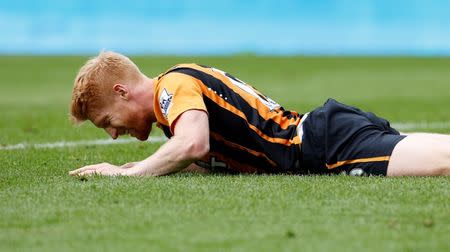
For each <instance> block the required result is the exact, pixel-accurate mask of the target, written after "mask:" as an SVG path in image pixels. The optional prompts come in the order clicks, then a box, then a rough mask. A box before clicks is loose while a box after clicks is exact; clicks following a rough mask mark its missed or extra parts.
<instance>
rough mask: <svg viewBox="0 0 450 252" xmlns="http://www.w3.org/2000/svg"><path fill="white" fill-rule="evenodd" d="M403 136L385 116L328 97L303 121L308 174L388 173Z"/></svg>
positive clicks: (304, 159) (303, 144) (305, 169)
mask: <svg viewBox="0 0 450 252" xmlns="http://www.w3.org/2000/svg"><path fill="white" fill-rule="evenodd" d="M403 138H405V136H404V135H400V134H399V132H398V131H396V130H395V129H393V128H391V127H390V125H389V122H388V121H386V120H385V119H383V118H379V117H377V116H376V115H374V114H373V113H370V112H369V113H367V112H363V111H361V110H359V109H357V108H355V107H351V106H347V105H344V104H342V103H339V102H337V101H335V100H333V99H328V100H327V102H326V103H325V104H324V105H323V107H319V108H317V109H315V110H313V111H312V112H310V113H309V114H308V116H307V117H306V119H305V121H304V122H303V137H302V146H301V148H302V155H303V157H302V159H303V162H302V169H303V171H304V172H305V173H307V174H341V173H345V174H349V175H357V176H361V175H386V172H387V166H388V163H389V158H390V156H391V154H392V151H393V150H394V147H395V145H396V144H397V143H398V142H400V141H401V140H402V139H403Z"/></svg>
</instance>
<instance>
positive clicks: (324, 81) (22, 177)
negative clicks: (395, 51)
mask: <svg viewBox="0 0 450 252" xmlns="http://www.w3.org/2000/svg"><path fill="white" fill-rule="evenodd" d="M86 59H87V57H26V56H2V57H0V87H1V92H0V133H1V134H0V167H1V169H0V251H29V250H33V251H97V250H106V251H115V250H117V251H126V250H127V249H130V251H134V250H142V251H161V250H167V251H211V250H226V251H228V250H230V251H235V250H244V251H449V250H450V242H449V234H450V187H449V185H450V183H449V182H450V179H449V178H444V177H440V178H408V177H406V178H378V177H363V178H359V177H346V176H322V177H320V176H310V177H302V176H288V175H284V176H281V175H280V176H253V175H247V176H224V175H203V176H202V175H195V174H179V175H173V176H165V177H159V178H125V177H117V178H103V177H92V178H88V179H87V180H80V179H77V178H72V177H69V176H68V175H67V173H68V171H69V170H72V169H74V168H78V167H80V166H83V165H86V164H91V163H98V162H103V161H110V162H111V163H114V164H122V163H125V162H128V161H135V160H140V159H143V158H145V157H146V156H147V155H149V154H151V153H153V152H154V151H155V150H156V149H157V148H158V146H159V144H151V143H140V142H131V143H127V144H117V145H107V146H77V147H65V148H54V149H38V148H26V149H16V150H5V149H4V148H5V147H7V146H11V145H15V144H19V143H29V144H36V143H52V142H60V141H78V140H93V139H105V138H107V135H106V134H105V133H104V132H103V131H100V130H98V129H95V128H94V127H93V126H92V125H89V124H85V125H83V126H81V127H73V126H72V125H70V123H69V122H68V120H67V118H68V116H67V114H68V103H69V100H70V92H71V88H72V83H73V78H74V76H75V74H76V71H78V69H79V67H80V66H81V65H82V64H83V62H84V61H85V60H86ZM133 59H134V60H135V61H136V63H137V64H138V65H139V66H140V67H141V69H142V71H143V72H144V73H146V74H147V75H149V76H155V75H156V74H158V73H160V72H162V71H164V70H166V69H167V68H169V67H170V66H172V65H174V64H176V63H181V62H197V63H201V64H205V65H211V66H215V67H217V68H220V69H223V70H225V71H228V72H230V73H231V74H233V75H235V76H236V77H238V78H240V79H242V80H244V81H246V82H248V83H250V84H252V85H253V86H255V87H257V88H258V89H260V90H261V91H262V92H263V93H266V94H268V95H269V96H270V97H271V98H273V99H274V100H276V101H278V102H279V103H281V104H282V105H283V106H284V107H285V108H286V109H294V110H297V111H299V112H306V111H309V110H311V109H313V108H315V107H317V106H319V105H321V104H322V103H323V102H324V101H325V99H326V98H328V97H334V98H336V99H338V100H339V101H342V102H344V103H348V104H351V105H355V106H359V107H361V108H362V109H365V110H370V111H372V112H375V113H376V114H377V115H380V116H382V117H385V118H387V119H389V120H390V121H391V122H396V123H404V122H412V123H414V122H444V123H443V124H442V125H444V126H443V127H439V128H426V127H425V126H424V127H422V128H420V127H419V126H417V128H415V129H413V130H428V131H434V132H444V133H445V132H447V133H449V132H450V125H449V123H448V122H450V111H449V109H450V59H449V58H364V57H349V58H343V57H331V58H325V57H255V56H246V55H240V56H239V55H238V56H233V57H184V58H177V57H133ZM446 122H447V124H445V123H446ZM445 125H449V126H448V127H446V126H445ZM152 134H154V135H161V134H162V133H161V132H160V131H159V130H158V129H155V130H154V132H153V133H152ZM2 148H3V149H2Z"/></svg>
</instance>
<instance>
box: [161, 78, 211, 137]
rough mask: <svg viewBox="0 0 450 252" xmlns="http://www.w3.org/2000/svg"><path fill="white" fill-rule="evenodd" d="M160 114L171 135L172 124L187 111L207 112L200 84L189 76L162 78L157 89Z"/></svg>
mask: <svg viewBox="0 0 450 252" xmlns="http://www.w3.org/2000/svg"><path fill="white" fill-rule="evenodd" d="M157 92H158V93H157V95H158V96H157V99H158V103H157V105H158V106H159V108H158V109H159V110H160V113H161V115H162V117H163V120H165V121H166V122H167V124H168V126H169V127H170V130H171V131H172V133H173V129H174V126H175V125H174V123H175V122H176V120H177V119H178V117H179V116H180V115H181V114H183V113H184V112H186V111H188V110H193V109H195V110H203V111H205V112H208V111H207V109H206V105H205V103H204V101H203V95H202V90H201V87H200V84H199V83H198V82H197V81H196V80H195V79H194V78H193V77H191V76H187V75H184V74H181V73H176V72H174V73H169V74H167V75H165V76H163V77H162V79H161V80H160V81H159V84H158V88H157Z"/></svg>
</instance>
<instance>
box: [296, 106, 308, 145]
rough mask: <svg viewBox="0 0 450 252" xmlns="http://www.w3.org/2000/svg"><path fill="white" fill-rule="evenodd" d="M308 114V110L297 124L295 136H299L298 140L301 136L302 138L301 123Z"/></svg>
mask: <svg viewBox="0 0 450 252" xmlns="http://www.w3.org/2000/svg"><path fill="white" fill-rule="evenodd" d="M308 115H309V112H308V113H305V114H304V115H303V116H302V119H300V122H299V124H298V125H297V136H298V137H299V138H300V141H302V138H303V123H304V122H305V120H306V118H307V117H308Z"/></svg>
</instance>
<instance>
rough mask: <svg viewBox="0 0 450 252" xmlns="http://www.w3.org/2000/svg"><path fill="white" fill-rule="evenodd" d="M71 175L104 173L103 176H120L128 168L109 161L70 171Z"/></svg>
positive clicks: (124, 173)
mask: <svg viewBox="0 0 450 252" xmlns="http://www.w3.org/2000/svg"><path fill="white" fill-rule="evenodd" d="M69 175H71V176H90V175H103V176H118V175H126V169H123V168H122V167H120V166H116V165H112V164H109V163H101V164H94V165H87V166H84V167H82V168H79V169H76V170H73V171H71V172H69Z"/></svg>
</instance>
